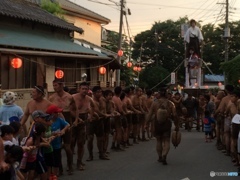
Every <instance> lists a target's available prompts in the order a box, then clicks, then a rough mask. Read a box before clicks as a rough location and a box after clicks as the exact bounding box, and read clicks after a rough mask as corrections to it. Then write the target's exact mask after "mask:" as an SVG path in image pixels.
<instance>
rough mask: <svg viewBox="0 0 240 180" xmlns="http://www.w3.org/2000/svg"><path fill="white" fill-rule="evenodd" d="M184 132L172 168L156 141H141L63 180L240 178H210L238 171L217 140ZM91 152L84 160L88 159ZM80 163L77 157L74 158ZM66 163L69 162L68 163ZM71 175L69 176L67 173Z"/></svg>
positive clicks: (172, 153)
mask: <svg viewBox="0 0 240 180" xmlns="http://www.w3.org/2000/svg"><path fill="white" fill-rule="evenodd" d="M181 132H182V142H181V144H180V146H179V147H178V148H177V149H174V147H171V150H170V153H169V156H168V159H167V160H168V165H167V166H164V165H162V164H161V163H158V162H157V154H156V151H155V140H150V141H148V142H141V143H140V144H139V145H134V146H132V147H130V148H128V149H127V151H125V152H111V153H110V157H111V160H110V161H103V160H99V159H98V154H97V150H96V149H95V154H94V156H95V159H94V161H92V162H86V170H85V171H77V170H76V171H74V175H72V176H68V175H63V176H61V177H60V179H62V180H67V179H72V180H75V179H83V180H108V179H109V180H110V179H111V180H113V179H114V180H118V179H119V180H121V179H124V180H145V179H149V180H155V179H156V180H157V179H158V180H159V179H163V180H164V179H166V180H180V179H184V180H188V179H191V180H207V179H231V180H235V179H240V178H239V177H214V178H212V177H210V172H211V171H215V172H236V171H237V168H236V167H234V166H233V165H232V163H231V160H230V158H229V157H227V156H225V155H224V154H222V153H221V152H220V151H218V150H217V149H216V147H215V141H214V142H212V143H205V141H204V134H203V133H202V132H196V131H194V130H193V131H192V132H186V131H184V130H182V131H181ZM87 155H88V154H87V151H86V153H85V157H84V159H87ZM74 158H75V160H74V161H75V162H76V156H74ZM64 162H65V160H64ZM65 174H67V173H65Z"/></svg>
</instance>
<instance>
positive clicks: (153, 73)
mask: <svg viewBox="0 0 240 180" xmlns="http://www.w3.org/2000/svg"><path fill="white" fill-rule="evenodd" d="M168 75H169V72H168V71H167V70H166V69H165V68H163V67H160V66H147V67H146V68H145V69H144V70H143V71H141V73H140V76H139V86H140V87H144V88H148V89H151V88H152V87H154V86H155V85H157V84H158V83H159V82H161V81H162V80H163V79H165V78H166V77H167V76H168ZM169 81H170V78H168V79H166V80H165V81H164V82H163V83H162V84H167V83H168V82H169ZM162 84H160V85H159V86H157V87H156V88H158V87H160V86H161V85H162Z"/></svg>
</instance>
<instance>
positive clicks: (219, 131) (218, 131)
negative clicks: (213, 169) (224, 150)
mask: <svg viewBox="0 0 240 180" xmlns="http://www.w3.org/2000/svg"><path fill="white" fill-rule="evenodd" d="M224 96H225V92H224V91H223V90H219V91H218V93H217V96H216V98H215V101H214V103H215V107H216V109H218V107H219V105H220V103H221V101H222V99H223V98H224ZM215 118H216V122H217V127H216V137H217V142H216V146H217V147H219V146H220V145H222V141H223V128H224V124H223V121H222V120H221V119H222V117H221V116H220V115H218V116H215Z"/></svg>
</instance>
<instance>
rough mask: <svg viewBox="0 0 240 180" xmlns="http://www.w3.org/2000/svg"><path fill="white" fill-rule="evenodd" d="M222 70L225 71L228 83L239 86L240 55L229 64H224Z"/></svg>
mask: <svg viewBox="0 0 240 180" xmlns="http://www.w3.org/2000/svg"><path fill="white" fill-rule="evenodd" d="M221 69H222V70H223V71H225V74H226V76H227V81H228V83H230V84H233V85H237V84H238V80H239V79H240V55H238V56H236V57H235V58H233V59H232V60H230V61H228V62H224V63H222V64H221Z"/></svg>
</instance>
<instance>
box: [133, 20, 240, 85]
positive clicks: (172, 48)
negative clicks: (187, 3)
mask: <svg viewBox="0 0 240 180" xmlns="http://www.w3.org/2000/svg"><path fill="white" fill-rule="evenodd" d="M186 21H188V18H187V17H183V18H180V19H179V20H177V21H172V20H166V21H164V22H155V23H154V24H153V26H152V28H151V29H149V30H146V31H143V32H141V33H140V34H138V35H136V37H135V39H134V40H135V42H134V44H133V48H134V50H133V58H135V59H137V58H140V59H141V60H142V61H146V60H148V59H153V60H155V65H157V66H162V67H163V68H165V69H166V70H167V71H168V72H169V73H170V72H172V71H173V70H174V69H175V68H177V66H178V65H179V64H180V63H181V62H182V61H183V59H184V42H183V38H181V36H180V25H181V24H183V23H185V22H186ZM198 26H200V27H201V25H200V24H198ZM229 27H230V29H231V38H229V59H232V58H234V57H235V56H237V55H238V54H239V52H240V49H239V46H240V21H234V22H230V23H229ZM224 29H225V24H219V25H217V26H214V25H212V24H206V25H204V26H203V27H202V33H203V36H204V44H203V45H202V50H203V55H202V59H203V60H204V61H205V62H206V63H207V64H208V66H209V68H210V69H211V70H212V72H213V73H214V74H222V73H223V70H222V69H220V64H221V63H223V62H224V58H225V44H224V37H223V34H224ZM140 50H142V54H141V57H140V52H141V51H140ZM203 69H204V66H203ZM205 73H209V72H208V70H207V69H206V70H205ZM184 76H185V75H184V68H183V66H181V67H180V68H179V70H178V77H177V78H178V80H179V81H180V82H184V78H185V77H184ZM156 84H157V82H156Z"/></svg>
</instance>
